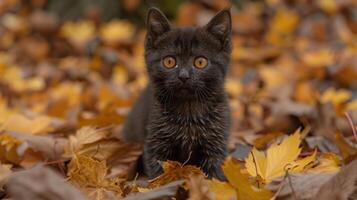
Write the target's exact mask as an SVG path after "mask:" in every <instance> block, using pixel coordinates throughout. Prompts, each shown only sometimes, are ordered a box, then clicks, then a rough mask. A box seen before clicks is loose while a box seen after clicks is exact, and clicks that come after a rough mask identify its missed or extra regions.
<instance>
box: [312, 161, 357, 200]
mask: <svg viewBox="0 0 357 200" xmlns="http://www.w3.org/2000/svg"><path fill="white" fill-rule="evenodd" d="M356 184H357V160H355V161H353V162H351V163H350V164H348V165H347V166H345V167H344V168H342V169H341V171H340V172H339V173H338V174H336V175H335V176H334V177H333V178H331V180H329V181H328V182H326V183H325V184H324V185H323V186H322V187H321V188H320V189H319V191H318V193H317V194H316V196H315V197H314V198H313V199H316V200H340V199H341V200H342V199H346V200H347V199H355V198H356V197H357V185H356Z"/></svg>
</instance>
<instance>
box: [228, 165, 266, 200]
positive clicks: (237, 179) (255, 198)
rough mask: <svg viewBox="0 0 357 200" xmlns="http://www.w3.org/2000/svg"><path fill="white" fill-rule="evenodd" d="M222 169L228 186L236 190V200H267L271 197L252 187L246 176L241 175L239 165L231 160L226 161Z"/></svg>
mask: <svg viewBox="0 0 357 200" xmlns="http://www.w3.org/2000/svg"><path fill="white" fill-rule="evenodd" d="M222 169H223V172H224V175H225V176H226V177H227V179H228V182H229V184H230V185H231V186H233V187H234V188H235V189H236V196H237V199H238V200H265V199H266V200H268V199H270V198H271V197H272V194H271V193H270V191H268V190H265V189H258V188H255V187H253V186H252V185H251V184H250V182H249V177H248V174H243V173H242V172H241V168H240V165H239V163H235V162H234V161H233V160H232V158H228V159H226V161H225V162H224V164H223V166H222Z"/></svg>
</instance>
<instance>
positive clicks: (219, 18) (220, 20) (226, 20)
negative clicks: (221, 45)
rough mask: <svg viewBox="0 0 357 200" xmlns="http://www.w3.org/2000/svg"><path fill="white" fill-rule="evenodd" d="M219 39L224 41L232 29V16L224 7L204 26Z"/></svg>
mask: <svg viewBox="0 0 357 200" xmlns="http://www.w3.org/2000/svg"><path fill="white" fill-rule="evenodd" d="M204 28H205V29H206V30H207V31H208V32H209V33H211V34H212V35H214V36H215V37H217V38H218V39H219V40H221V41H225V40H226V39H227V37H229V35H230V34H231V31H232V18H231V12H230V10H229V9H224V10H222V11H220V12H219V13H217V14H216V16H214V17H213V18H212V19H211V21H209V22H208V24H207V25H206V26H205V27H204Z"/></svg>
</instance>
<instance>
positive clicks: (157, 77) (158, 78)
mask: <svg viewBox="0 0 357 200" xmlns="http://www.w3.org/2000/svg"><path fill="white" fill-rule="evenodd" d="M230 35H231V15H230V11H229V10H223V11H221V12H219V13H218V14H217V15H216V16H214V17H213V18H212V19H211V21H210V22H208V23H207V24H206V25H205V26H203V27H194V28H173V27H172V26H171V25H170V23H169V21H168V20H167V18H166V17H165V16H164V15H163V14H162V13H161V12H160V11H159V10H158V9H155V8H152V9H150V10H149V12H148V16H147V35H146V43H145V60H146V65H147V68H148V73H149V76H150V80H151V82H152V83H153V85H154V88H155V89H156V91H159V92H161V93H162V94H163V95H173V96H175V97H177V98H180V97H183V98H190V97H195V96H198V95H200V96H207V95H210V94H214V93H217V92H219V91H221V90H223V85H224V77H225V75H226V73H227V68H228V65H229V61H230V53H231V36H230Z"/></svg>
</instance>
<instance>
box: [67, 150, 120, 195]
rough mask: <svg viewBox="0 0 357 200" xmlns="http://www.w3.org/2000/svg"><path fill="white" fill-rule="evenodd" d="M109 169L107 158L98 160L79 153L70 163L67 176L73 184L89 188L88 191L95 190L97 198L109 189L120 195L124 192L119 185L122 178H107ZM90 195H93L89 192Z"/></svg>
mask: <svg viewBox="0 0 357 200" xmlns="http://www.w3.org/2000/svg"><path fill="white" fill-rule="evenodd" d="M107 170H108V168H107V165H106V162H105V160H103V161H98V160H95V159H93V158H90V157H87V156H84V155H78V156H75V157H74V158H73V159H72V160H71V162H70V163H69V165H68V172H67V176H68V178H69V180H70V181H71V182H72V183H73V184H75V185H77V186H79V187H81V188H82V189H83V190H86V189H87V190H88V193H89V191H91V190H94V194H95V196H96V198H97V197H100V196H102V195H103V194H102V193H103V192H104V191H107V190H108V191H112V192H115V193H116V194H117V195H119V196H120V195H121V194H122V190H121V188H120V185H119V183H120V182H121V180H120V179H116V178H114V179H108V178H106V175H107ZM91 193H93V192H91ZM92 195H93V194H92ZM88 196H91V195H90V194H88Z"/></svg>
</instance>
